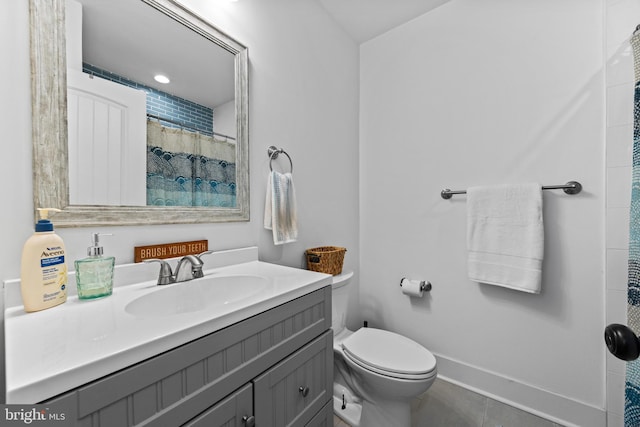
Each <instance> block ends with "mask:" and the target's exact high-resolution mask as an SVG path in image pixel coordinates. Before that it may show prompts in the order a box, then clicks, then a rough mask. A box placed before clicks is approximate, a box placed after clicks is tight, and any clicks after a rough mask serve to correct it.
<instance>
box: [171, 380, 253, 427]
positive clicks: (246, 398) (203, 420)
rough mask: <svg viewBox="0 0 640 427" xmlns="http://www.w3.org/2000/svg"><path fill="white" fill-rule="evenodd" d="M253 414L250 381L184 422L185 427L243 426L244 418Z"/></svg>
mask: <svg viewBox="0 0 640 427" xmlns="http://www.w3.org/2000/svg"><path fill="white" fill-rule="evenodd" d="M252 416H253V386H252V385H251V383H249V384H247V385H246V386H244V387H242V388H241V389H240V390H238V391H236V392H235V393H233V394H232V395H231V396H229V397H227V398H226V399H224V400H223V401H222V402H219V403H217V404H215V405H214V406H212V407H211V408H210V409H207V410H206V411H204V412H203V413H202V414H200V415H198V416H197V417H195V418H194V419H192V420H191V421H189V422H188V423H186V424H184V426H183V427H218V426H220V427H228V426H242V425H243V423H244V422H243V418H244V417H246V418H245V419H248V418H250V417H252Z"/></svg>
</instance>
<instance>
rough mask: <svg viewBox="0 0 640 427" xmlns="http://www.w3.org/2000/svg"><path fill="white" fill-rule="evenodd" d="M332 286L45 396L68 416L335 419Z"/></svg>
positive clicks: (217, 421)
mask: <svg viewBox="0 0 640 427" xmlns="http://www.w3.org/2000/svg"><path fill="white" fill-rule="evenodd" d="M330 328H331V287H330V286H326V287H324V288H322V289H319V290H317V291H315V292H311V293H309V294H307V295H304V296H302V297H300V298H297V299H294V300H292V301H289V302H287V303H285V304H282V305H280V306H278V307H275V308H273V309H271V310H268V311H265V312H263V313H260V314H257V315H255V316H252V317H250V318H248V319H245V320H243V321H241V322H238V323H235V324H233V325H231V326H228V327H226V328H224V329H221V330H219V331H216V332H213V333H211V334H209V335H206V336H204V337H202V338H199V339H197V340H195V341H192V342H189V343H187V344H184V345H182V346H179V347H177V348H174V349H172V350H169V351H167V352H165V353H162V354H160V355H158V356H155V357H153V358H151V359H148V360H145V361H142V362H140V363H138V364H136V365H133V366H130V367H128V368H125V369H122V370H120V371H118V372H115V373H113V374H111V375H108V376H106V377H104V378H101V379H98V380H96V381H93V382H91V383H89V384H86V385H84V386H81V387H79V388H77V389H75V390H71V391H69V392H66V393H64V394H62V395H60V396H58V397H55V398H53V399H50V400H47V401H45V402H43V403H46V404H48V405H51V406H52V407H54V408H55V409H56V411H63V412H64V413H65V414H67V420H69V421H70V424H69V425H75V426H83V427H85V426H86V427H105V426H158V427H173V426H176V427H178V426H190V427H200V426H236V427H249V426H250V425H251V424H252V423H254V422H255V425H256V426H257V427H284V426H311V427H321V426H325V425H326V426H331V425H333V415H332V412H331V410H330V409H332V405H331V402H330V400H331V398H332V397H331V394H332V393H331V391H332V382H333V335H332V331H331V329H330Z"/></svg>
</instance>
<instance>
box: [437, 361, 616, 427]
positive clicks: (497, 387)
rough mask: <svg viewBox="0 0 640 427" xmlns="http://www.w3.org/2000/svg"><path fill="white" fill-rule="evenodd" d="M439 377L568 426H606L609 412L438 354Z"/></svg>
mask: <svg viewBox="0 0 640 427" xmlns="http://www.w3.org/2000/svg"><path fill="white" fill-rule="evenodd" d="M435 356H436V359H437V366H438V377H439V378H441V379H443V380H445V381H449V382H451V383H454V384H456V385H459V386H461V387H464V388H466V389H469V390H471V391H474V392H476V393H478V394H482V395H483V396H486V397H489V398H491V399H494V400H497V401H499V402H503V403H505V404H507V405H510V406H513V407H516V408H518V409H522V410H524V411H527V412H530V413H532V414H535V415H537V416H539V417H542V418H545V419H548V420H550V421H552V422H555V423H558V424H562V425H564V426H568V427H602V426H604V425H607V424H606V422H607V412H606V411H605V410H604V409H603V408H598V407H595V406H592V405H589V404H587V403H584V402H580V401H577V400H575V399H571V398H569V397H566V396H562V395H559V394H556V393H553V392H550V391H547V390H543V389H540V388H538V387H534V386H531V385H529V384H524V383H521V382H518V381H516V380H514V379H512V378H507V377H505V376H502V375H500V374H497V373H495V372H490V371H487V370H484V369H481V368H478V367H476V366H471V365H468V364H466V363H463V362H460V361H457V360H453V359H450V358H447V357H444V356H441V355H439V354H435Z"/></svg>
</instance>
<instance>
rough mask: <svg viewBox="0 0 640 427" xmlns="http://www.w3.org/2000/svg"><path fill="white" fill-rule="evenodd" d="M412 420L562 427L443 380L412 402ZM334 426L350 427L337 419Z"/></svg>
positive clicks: (436, 425)
mask: <svg viewBox="0 0 640 427" xmlns="http://www.w3.org/2000/svg"><path fill="white" fill-rule="evenodd" d="M411 418H412V427H427V426H428V427H454V426H455V427H561V426H560V424H557V423H553V422H551V421H548V420H545V419H544V418H540V417H538V416H536V415H533V414H530V413H528V412H526V411H522V410H520V409H517V408H514V407H512V406H509V405H505V404H504V403H501V402H498V401H496V400H493V399H490V398H488V397H485V396H482V395H480V394H478V393H474V392H472V391H469V390H467V389H465V388H463V387H459V386H456V385H454V384H451V383H449V382H446V381H444V380H441V379H437V380H436V382H435V383H434V384H433V385H432V386H431V388H430V389H429V390H428V391H427V392H426V393H425V394H423V395H422V396H420V397H418V398H417V399H415V400H414V401H413V402H411ZM333 425H334V427H349V425H348V424H346V423H345V422H343V421H342V420H341V419H340V418H338V417H337V416H335V415H334V417H333ZM362 427H366V426H362ZM389 427H392V426H389Z"/></svg>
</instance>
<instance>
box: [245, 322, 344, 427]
mask: <svg viewBox="0 0 640 427" xmlns="http://www.w3.org/2000/svg"><path fill="white" fill-rule="evenodd" d="M332 385H333V333H332V331H330V330H329V331H327V332H326V333H325V334H323V335H321V336H320V337H318V338H317V339H315V340H314V341H312V342H311V343H309V344H308V345H306V346H305V347H303V348H301V349H300V350H299V351H297V352H296V353H294V354H292V355H291V356H289V357H287V358H286V359H285V360H283V361H282V362H280V363H278V364H277V365H276V366H274V367H273V368H271V369H269V370H268V371H267V372H265V373H264V374H263V375H261V376H259V377H258V378H256V379H255V380H254V393H255V402H254V408H255V416H256V421H257V424H259V425H260V427H284V426H304V425H305V424H307V423H308V422H309V421H311V419H312V418H313V416H314V415H315V414H316V413H317V412H318V411H320V410H321V409H322V408H323V407H324V406H325V404H326V403H327V402H328V401H329V400H330V398H331V390H332Z"/></svg>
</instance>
